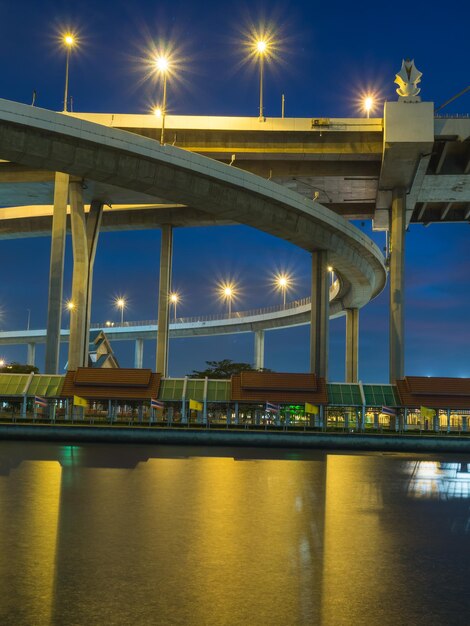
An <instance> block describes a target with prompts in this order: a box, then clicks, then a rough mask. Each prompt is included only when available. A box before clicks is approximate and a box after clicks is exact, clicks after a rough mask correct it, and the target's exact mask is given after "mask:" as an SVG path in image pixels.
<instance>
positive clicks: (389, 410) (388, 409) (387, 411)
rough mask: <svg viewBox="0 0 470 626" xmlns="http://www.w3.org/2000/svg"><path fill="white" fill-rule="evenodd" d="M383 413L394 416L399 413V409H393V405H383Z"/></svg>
mask: <svg viewBox="0 0 470 626" xmlns="http://www.w3.org/2000/svg"><path fill="white" fill-rule="evenodd" d="M381 413H383V414H384V415H391V416H392V417H395V415H396V414H397V410H396V409H392V407H391V406H383V407H382V410H381Z"/></svg>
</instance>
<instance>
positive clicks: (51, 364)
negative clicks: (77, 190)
mask: <svg viewBox="0 0 470 626" xmlns="http://www.w3.org/2000/svg"><path fill="white" fill-rule="evenodd" d="M68 195H69V175H68V174H62V173H61V172H56V175H55V182H54V212H53V215H52V238H51V262H50V270H49V297H48V307H47V335H46V360H45V366H44V372H45V373H46V374H57V372H58V370H59V349H60V322H61V317H62V289H63V282H64V253H65V234H66V230H67V203H68Z"/></svg>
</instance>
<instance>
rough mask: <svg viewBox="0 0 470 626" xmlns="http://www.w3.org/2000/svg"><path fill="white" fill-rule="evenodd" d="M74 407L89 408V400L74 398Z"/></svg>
mask: <svg viewBox="0 0 470 626" xmlns="http://www.w3.org/2000/svg"><path fill="white" fill-rule="evenodd" d="M73 406H83V407H85V408H86V407H87V406H88V402H87V400H85V398H80V396H74V397H73Z"/></svg>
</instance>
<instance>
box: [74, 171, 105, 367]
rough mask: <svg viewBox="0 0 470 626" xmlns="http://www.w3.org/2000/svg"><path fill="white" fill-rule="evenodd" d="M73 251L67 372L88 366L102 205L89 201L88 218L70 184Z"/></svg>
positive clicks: (79, 192) (80, 192) (76, 190)
mask: <svg viewBox="0 0 470 626" xmlns="http://www.w3.org/2000/svg"><path fill="white" fill-rule="evenodd" d="M70 206H71V224H72V248H73V278H72V302H73V305H74V307H73V309H72V310H71V314H70V340H69V359H68V369H69V370H75V369H77V367H86V366H87V365H88V344H89V335H90V314H91V293H92V283H93V265H94V260H95V255H96V246H97V243H98V234H99V229H100V224H101V217H102V212H103V204H102V202H100V201H93V202H92V203H91V206H90V212H89V214H88V216H86V214H85V210H84V206H83V190H82V184H81V183H78V182H73V183H70Z"/></svg>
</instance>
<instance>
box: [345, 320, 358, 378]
mask: <svg viewBox="0 0 470 626" xmlns="http://www.w3.org/2000/svg"><path fill="white" fill-rule="evenodd" d="M345 374H346V375H345V382H347V383H357V382H358V379H359V309H347V311H346V368H345Z"/></svg>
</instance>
